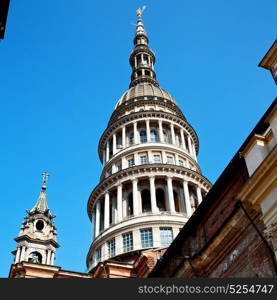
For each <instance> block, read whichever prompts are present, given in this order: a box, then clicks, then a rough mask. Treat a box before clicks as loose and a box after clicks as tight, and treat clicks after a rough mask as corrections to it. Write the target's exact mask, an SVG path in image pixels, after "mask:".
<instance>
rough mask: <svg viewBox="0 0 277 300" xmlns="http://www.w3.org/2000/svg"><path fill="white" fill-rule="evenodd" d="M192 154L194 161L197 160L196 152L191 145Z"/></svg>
mask: <svg viewBox="0 0 277 300" xmlns="http://www.w3.org/2000/svg"><path fill="white" fill-rule="evenodd" d="M192 152H193V156H194V158H195V160H197V156H196V150H195V145H194V143H193V144H192Z"/></svg>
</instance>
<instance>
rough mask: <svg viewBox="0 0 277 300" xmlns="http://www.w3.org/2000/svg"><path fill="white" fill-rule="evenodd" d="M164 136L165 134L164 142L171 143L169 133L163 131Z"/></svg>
mask: <svg viewBox="0 0 277 300" xmlns="http://www.w3.org/2000/svg"><path fill="white" fill-rule="evenodd" d="M163 134H164V142H165V143H170V138H169V134H168V132H167V131H166V130H163Z"/></svg>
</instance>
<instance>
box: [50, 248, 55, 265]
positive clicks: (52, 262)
mask: <svg viewBox="0 0 277 300" xmlns="http://www.w3.org/2000/svg"><path fill="white" fill-rule="evenodd" d="M54 260H55V253H54V252H52V251H51V265H52V266H53V265H54Z"/></svg>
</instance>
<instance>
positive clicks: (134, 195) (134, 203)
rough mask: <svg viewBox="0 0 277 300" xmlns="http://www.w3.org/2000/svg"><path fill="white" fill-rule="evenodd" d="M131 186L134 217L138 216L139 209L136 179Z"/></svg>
mask: <svg viewBox="0 0 277 300" xmlns="http://www.w3.org/2000/svg"><path fill="white" fill-rule="evenodd" d="M132 184H133V214H134V216H137V215H138V209H139V205H138V179H137V178H135V179H133V180H132Z"/></svg>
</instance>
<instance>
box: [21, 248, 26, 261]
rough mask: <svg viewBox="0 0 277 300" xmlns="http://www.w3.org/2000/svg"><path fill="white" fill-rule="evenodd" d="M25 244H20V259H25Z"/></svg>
mask: <svg viewBox="0 0 277 300" xmlns="http://www.w3.org/2000/svg"><path fill="white" fill-rule="evenodd" d="M26 248H27V247H26V246H22V250H21V255H20V261H26V258H25V254H26Z"/></svg>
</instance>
